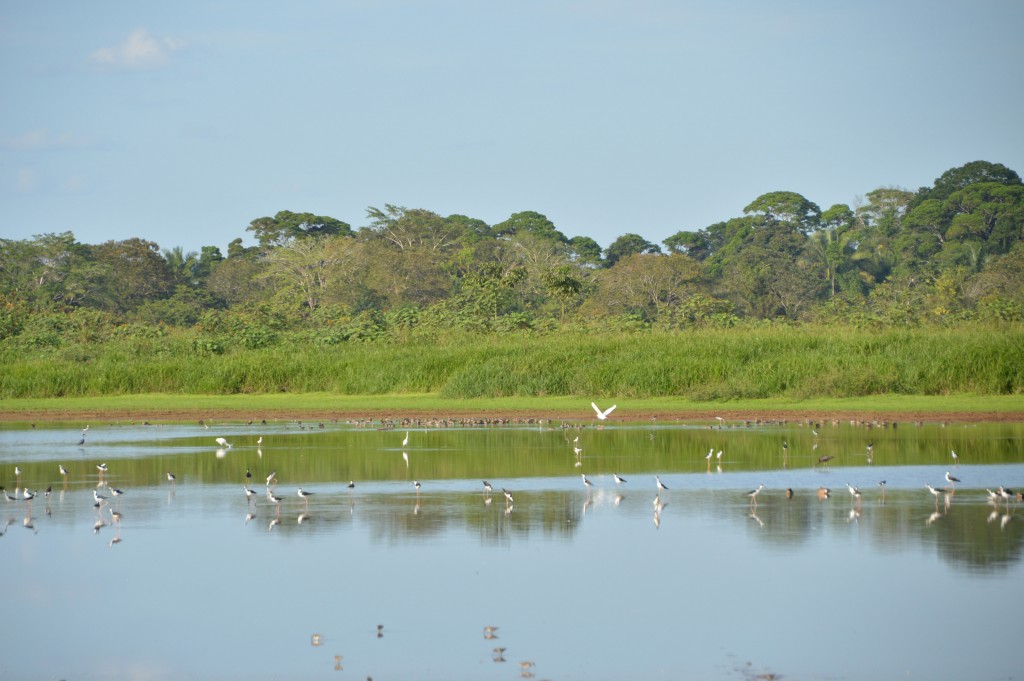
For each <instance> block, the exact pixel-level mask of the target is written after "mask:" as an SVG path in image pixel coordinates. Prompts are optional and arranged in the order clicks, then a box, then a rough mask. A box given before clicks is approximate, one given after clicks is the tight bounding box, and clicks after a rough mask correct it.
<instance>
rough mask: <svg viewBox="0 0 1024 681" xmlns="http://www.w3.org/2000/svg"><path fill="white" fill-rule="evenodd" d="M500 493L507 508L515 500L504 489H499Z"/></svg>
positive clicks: (510, 493)
mask: <svg viewBox="0 0 1024 681" xmlns="http://www.w3.org/2000/svg"><path fill="white" fill-rule="evenodd" d="M501 491H502V493H503V494H504V495H505V505H506V506H509V505H510V504H512V502H513V501H515V499H513V498H512V492H510V491H508V490H507V489H505V488H504V487H502V488H501Z"/></svg>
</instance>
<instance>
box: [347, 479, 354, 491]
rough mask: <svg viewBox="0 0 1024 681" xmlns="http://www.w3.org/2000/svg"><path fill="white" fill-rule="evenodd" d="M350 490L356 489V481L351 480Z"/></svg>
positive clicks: (349, 482)
mask: <svg viewBox="0 0 1024 681" xmlns="http://www.w3.org/2000/svg"><path fill="white" fill-rule="evenodd" d="M348 488H349V489H355V488H356V482H355V480H349V481H348Z"/></svg>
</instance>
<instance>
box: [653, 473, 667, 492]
mask: <svg viewBox="0 0 1024 681" xmlns="http://www.w3.org/2000/svg"><path fill="white" fill-rule="evenodd" d="M654 482H655V484H657V486H658V491H659V492H660V491H662V490H667V489H668V486H667V485H665V483H663V482H662V481H661V478H660V477H659V476H657V475H655V476H654Z"/></svg>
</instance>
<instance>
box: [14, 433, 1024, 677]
mask: <svg viewBox="0 0 1024 681" xmlns="http://www.w3.org/2000/svg"><path fill="white" fill-rule="evenodd" d="M85 425H86V424H84V423H83V424H71V425H69V424H36V427H35V428H29V427H28V426H26V425H24V424H4V425H2V426H0V484H3V485H4V486H5V487H6V488H7V492H8V493H11V494H15V491H14V490H15V489H16V488H18V487H19V481H18V480H17V479H16V477H15V473H14V469H15V466H18V467H20V469H21V478H20V487H22V488H23V487H26V486H27V487H29V488H30V489H32V490H36V491H39V492H40V493H39V496H38V497H37V498H35V499H33V500H32V501H31V502H25V501H23V500H18V501H5V500H3V499H0V526H2V525H3V524H6V529H5V532H4V534H3V536H2V537H0V578H2V579H3V583H4V584H5V585H6V588H5V615H6V616H5V617H4V619H3V621H4V623H3V642H4V643H3V649H4V654H3V657H2V660H3V661H2V665H0V667H2V672H0V676H3V677H4V678H18V679H58V678H67V679H126V678H127V679H181V678H190V679H247V680H249V679H324V678H333V679H345V678H349V679H360V680H361V679H365V678H367V677H372V678H373V679H374V680H375V681H381V680H387V679H518V678H524V677H525V678H537V679H621V678H644V679H679V678H699V679H756V678H770V677H769V676H767V675H775V678H783V679H897V678H916V679H965V678H971V679H1019V678H1022V676H1024V663H1022V662H1021V660H1022V659H1024V657H1022V656H1021V654H1020V651H1019V650H1018V649H1017V648H1016V644H1017V642H1018V641H1019V639H1020V633H1019V624H1018V623H1017V613H1018V611H1019V609H1020V607H1021V605H1022V604H1024V568H1022V560H1021V559H1022V557H1024V549H1022V543H1024V505H1022V506H1020V507H1018V506H1017V505H1015V504H1014V503H1012V502H1011V503H1009V504H1006V503H999V504H997V505H993V504H992V503H991V502H990V501H988V499H987V495H986V493H985V488H989V489H995V488H996V487H998V486H999V485H1005V486H1006V487H1010V488H1020V487H1024V424H981V425H977V424H970V425H946V426H943V425H942V424H924V425H921V426H913V425H910V424H901V425H900V426H899V427H898V428H895V429H894V428H891V427H888V428H879V427H874V428H868V427H866V426H864V425H856V424H850V423H845V422H844V423H839V424H832V423H827V424H826V423H823V424H819V425H818V426H817V427H815V425H814V424H803V423H789V424H757V423H751V424H741V423H728V422H726V423H725V424H724V427H718V425H717V424H716V423H715V422H712V423H711V424H706V423H705V424H698V423H681V422H680V423H665V422H659V423H658V424H657V425H653V424H650V423H640V424H628V423H621V422H615V423H613V424H611V425H608V426H606V427H604V428H602V429H598V428H595V427H593V426H592V425H591V424H590V422H589V421H585V422H580V423H579V424H568V425H570V426H573V427H569V428H563V427H562V424H561V423H554V424H512V425H503V426H466V425H454V424H453V425H446V426H444V427H441V426H439V425H437V424H414V425H411V426H410V427H409V428H408V429H407V428H405V427H399V428H396V429H394V430H380V429H379V425H380V424H379V423H374V424H365V425H363V424H350V423H324V424H322V426H321V424H317V423H309V424H300V423H297V422H275V423H268V424H262V423H254V424H242V423H223V424H212V425H211V426H210V427H209V428H205V427H204V426H202V425H196V424H173V425H154V426H148V425H137V424H101V423H95V422H94V423H91V424H88V425H90V429H89V431H88V433H87V437H86V440H87V443H86V444H85V445H84V446H78V445H77V442H78V440H79V439H80V437H81V428H82V427H84V426H85ZM574 426H579V427H578V428H577V427H574ZM407 430H408V433H409V442H408V444H407V445H406V446H404V447H403V446H402V441H403V439H404V438H405V437H406V432H407ZM815 431H816V432H817V435H816V434H815ZM260 436H262V437H263V443H262V445H261V446H258V445H257V438H258V437H260ZM217 437H224V438H226V440H227V441H228V442H230V443H231V445H232V446H231V447H230V448H221V447H219V446H218V445H217V443H216V442H215V438H217ZM576 437H578V438H579V440H578V441H577V442H576V443H575V444H574V438H576ZM783 443H785V447H784V446H783ZM574 446H575V447H577V448H579V449H581V450H582V451H581V452H580V453H579V455H577V454H576V453H574ZM709 449H711V450H712V451H713V452H714V453H717V451H718V450H722V453H723V454H722V457H721V459H720V460H719V459H718V458H717V457H715V456H714V454H713V455H712V458H711V460H710V461H708V460H706V459H705V455H706V454H707V452H708V450H709ZM951 451H956V452H957V454H958V459H957V460H956V461H954V460H953V458H952V456H951V454H950V452H951ZM822 456H833V457H834V459H833V460H831V461H830V462H828V464H827V465H820V466H819V465H817V461H818V458H819V457H822ZM101 463H106V465H107V472H106V473H105V474H102V475H101V472H100V471H99V470H98V468H97V466H98V465H99V464H101ZM577 464H579V465H577ZM954 464H955V465H954ZM59 465H63V466H65V468H66V469H67V470H68V477H67V480H66V482H65V480H64V478H63V477H62V475H61V474H60V472H59V469H58V466H59ZM247 469H248V470H249V471H250V472H251V474H252V478H251V480H249V481H248V484H249V486H250V487H251V488H252V489H253V490H255V491H256V493H257V494H256V497H255V501H254V502H253V503H249V502H248V501H247V499H246V496H245V494H244V492H243V487H244V485H245V484H246V482H247V478H246V470H247ZM946 471H950V473H952V474H953V475H954V476H955V477H958V478H960V479H961V480H962V482H960V483H957V484H956V488H955V492H954V491H953V490H952V489H951V485H950V483H948V482H946V480H945V478H944V475H945V473H946ZM168 472H173V473H174V474H175V476H176V478H177V480H176V481H175V482H173V483H171V482H168V481H167V479H166V474H167V473H168ZM271 472H276V480H277V482H276V484H275V485H274V486H273V491H274V493H275V494H277V495H279V496H280V497H282V501H281V502H280V503H279V504H274V503H272V502H271V501H270V500H269V499H268V497H267V489H268V488H267V485H266V484H265V478H266V476H267V475H269V474H270V473H271ZM581 474H585V475H586V476H587V478H588V479H589V480H590V482H591V483H592V485H591V486H590V487H589V488H588V487H586V486H585V485H584V483H583V481H582V479H581ZM613 474H618V475H621V476H622V477H624V478H625V479H626V480H627V482H625V483H622V484H617V483H616V482H615V480H614V478H613ZM655 476H660V478H661V481H662V482H663V483H664V484H665V485H667V487H668V489H667V490H663V491H661V492H660V493H659V491H658V490H657V488H656V485H655ZM350 480H352V481H353V482H354V483H355V487H354V488H349V487H348V482H349V481H350ZM483 480H488V481H490V482H491V483H492V485H493V486H494V491H493V492H491V493H490V494H486V493H485V492H484V490H483V485H482V481H483ZM881 480H885V481H886V485H885V488H884V490H883V488H882V487H880V486H879V485H878V482H879V481H881ZM413 481H420V483H421V488H420V489H419V491H417V490H416V489H415V487H414V486H413ZM847 483H850V484H852V485H854V486H857V487H859V488H860V490H861V497H860V499H859V500H857V499H855V498H854V497H853V496H851V494H850V493H849V491H848V490H847V487H846V485H847ZM925 483H930V484H932V485H933V486H935V487H936V488H938V489H939V491H940V494H939V496H938V497H935V496H933V495H932V494H931V493H930V492H929V491H928V490H927V489H926V488H925ZM759 484H763V485H765V488H764V490H763V491H762V492H761V493H760V494H759V495H758V496H757V498H756V502H757V504H756V506H752V505H751V503H750V500H749V499H748V497H747V496H746V495H745V492H747V491H749V490H751V489H753V488H756V487H757V486H758V485H759ZM47 486H51V487H52V489H53V492H52V494H51V495H50V496H49V497H48V498H47V497H45V496H44V495H43V494H42V490H44V489H45V488H46V487H47ZM822 486H824V487H828V488H831V490H832V495H831V498H829V499H827V500H819V499H818V498H817V494H816V491H817V489H818V488H819V487H822ZM299 487H302V488H304V489H306V490H308V491H311V492H314V493H315V494H314V496H312V497H309V499H308V509H307V504H306V501H305V500H303V499H301V498H300V497H299V496H298V495H297V489H298V488H299ZM502 487H504V488H506V489H508V490H510V491H511V493H512V495H513V498H514V501H513V502H512V503H508V502H507V501H506V499H505V496H504V494H503V493H502V492H501V488H502ZM113 488H118V489H121V490H123V492H124V494H123V495H122V496H120V497H117V498H114V496H113V494H112V489H113ZM787 488H792V490H793V491H794V496H793V498H791V499H788V498H787V497H786V494H785V490H786V489H787ZM883 491H884V494H883ZM94 492H95V493H98V494H100V495H102V496H104V497H108V499H107V500H105V501H104V503H103V505H102V507H101V508H99V509H97V508H95V507H94V496H93V494H94ZM17 494H18V496H19V498H20V497H21V491H20V489H19V490H18V492H17ZM656 502H657V505H656ZM379 625H383V627H382V628H381V629H379V628H378V626H379ZM485 627H497V629H495V630H494V631H493V632H491V631H488V630H486V629H485ZM521 663H532V665H531V666H522V665H521Z"/></svg>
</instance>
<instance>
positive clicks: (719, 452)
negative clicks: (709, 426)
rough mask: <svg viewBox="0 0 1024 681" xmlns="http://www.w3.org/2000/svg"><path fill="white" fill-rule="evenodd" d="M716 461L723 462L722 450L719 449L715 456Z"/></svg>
mask: <svg viewBox="0 0 1024 681" xmlns="http://www.w3.org/2000/svg"><path fill="white" fill-rule="evenodd" d="M715 460H716V461H718V462H719V463H721V462H722V450H721V449H719V450H718V453H717V454H715Z"/></svg>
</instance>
